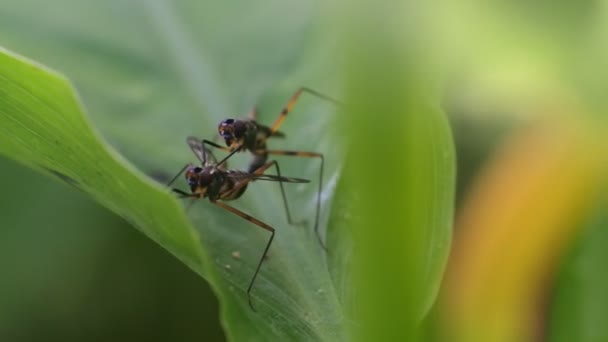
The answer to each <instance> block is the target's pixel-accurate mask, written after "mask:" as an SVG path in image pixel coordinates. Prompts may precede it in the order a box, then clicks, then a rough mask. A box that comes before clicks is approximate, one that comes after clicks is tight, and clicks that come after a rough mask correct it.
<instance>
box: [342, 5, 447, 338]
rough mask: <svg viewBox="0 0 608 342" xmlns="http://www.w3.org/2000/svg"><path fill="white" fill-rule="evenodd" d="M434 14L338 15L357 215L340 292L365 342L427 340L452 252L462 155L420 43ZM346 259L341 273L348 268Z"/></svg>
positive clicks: (389, 10)
mask: <svg viewBox="0 0 608 342" xmlns="http://www.w3.org/2000/svg"><path fill="white" fill-rule="evenodd" d="M344 9H347V10H344ZM428 9H429V7H428V6H427V5H424V4H416V5H413V4H411V3H408V2H399V3H395V2H391V1H380V2H374V3H371V2H366V1H355V2H343V6H341V7H339V9H337V11H339V12H338V13H339V15H340V16H341V17H342V20H343V22H342V24H343V25H344V31H345V33H344V42H343V46H345V48H344V51H345V53H344V52H343V53H344V55H345V56H347V57H345V60H346V63H345V64H344V67H343V68H344V69H345V74H346V75H347V78H346V79H347V82H346V86H347V103H348V104H349V105H348V106H347V108H346V109H345V110H343V113H342V114H343V116H342V117H341V120H340V124H341V126H340V127H343V131H345V132H347V134H348V139H349V150H348V154H347V160H346V162H345V166H344V178H343V179H341V180H340V183H339V184H338V191H337V192H336V200H337V202H336V207H337V208H340V206H341V205H346V203H348V205H350V207H352V209H351V210H350V211H344V212H342V213H341V214H340V212H339V209H338V210H336V211H335V213H336V214H337V215H336V217H335V218H334V220H333V221H332V226H331V230H332V235H330V239H332V238H333V239H335V241H339V243H338V244H339V246H340V248H342V249H341V250H340V251H341V252H342V250H345V249H346V244H347V243H345V242H344V240H347V239H348V238H349V237H350V235H351V234H352V244H353V246H352V249H353V252H352V259H353V260H352V263H353V267H352V272H353V280H354V281H353V282H351V283H347V282H346V281H344V280H341V279H337V281H336V282H337V283H338V284H342V286H345V287H346V286H349V287H350V288H349V289H348V290H349V292H350V293H352V294H353V295H352V299H351V301H346V305H348V307H349V309H350V310H352V312H350V317H351V319H352V318H354V322H355V323H353V325H352V326H351V331H352V333H351V335H352V337H353V339H356V340H359V341H376V340H377V341H416V340H419V339H420V337H421V335H420V322H421V319H422V317H423V316H424V315H425V314H426V313H427V312H428V310H429V308H430V306H431V305H432V304H433V303H434V300H435V297H436V295H437V291H438V287H439V284H440V283H441V279H442V277H443V270H444V267H445V263H446V260H447V256H448V251H449V248H450V241H451V234H452V222H453V216H452V215H453V207H454V188H455V178H456V176H455V153H454V147H453V142H452V136H451V132H450V128H449V125H448V123H447V119H446V117H445V115H444V113H443V112H442V111H441V110H440V109H439V108H438V107H439V106H438V104H437V103H436V102H434V101H438V100H437V99H438V97H437V96H436V93H435V92H434V91H433V88H434V79H433V77H434V71H435V69H434V65H433V63H432V61H431V60H430V59H428V58H426V57H427V54H428V49H426V47H425V44H424V43H422V42H424V41H425V38H428V37H427V35H426V34H427V32H426V30H425V29H426V28H427V26H426V24H425V23H426V22H427V19H428V18H429V14H430V12H428ZM338 232H339V233H338ZM330 241H331V240H330ZM345 255H347V256H348V257H350V254H349V253H345ZM331 257H333V256H331ZM340 257H341V258H342V259H338V258H340ZM338 258H332V262H334V263H335V265H344V263H345V262H347V261H346V260H345V259H346V257H345V256H344V255H342V254H340V255H339V256H338ZM335 267H336V268H337V267H340V266H335ZM342 268H344V267H342Z"/></svg>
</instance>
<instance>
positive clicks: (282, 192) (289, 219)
mask: <svg viewBox="0 0 608 342" xmlns="http://www.w3.org/2000/svg"><path fill="white" fill-rule="evenodd" d="M272 165H274V166H275V168H276V169H277V176H279V177H282V176H281V168H280V167H279V162H277V161H276V160H272V161H269V162H268V163H266V164H264V165H263V166H261V167H259V168H258V169H257V170H256V171H258V170H260V169H261V172H262V173H263V172H264V171H265V170H266V169H268V168H269V167H271V166H272ZM256 174H261V173H256ZM278 182H279V186H280V187H281V196H283V206H284V207H285V215H286V216H287V222H288V223H289V224H294V223H293V220H292V219H291V212H290V211H289V204H288V203H287V195H285V187H284V186H283V182H282V181H281V180H279V181H278Z"/></svg>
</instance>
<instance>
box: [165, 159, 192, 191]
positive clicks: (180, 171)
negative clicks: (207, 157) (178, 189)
mask: <svg viewBox="0 0 608 342" xmlns="http://www.w3.org/2000/svg"><path fill="white" fill-rule="evenodd" d="M188 166H190V164H186V165H184V167H182V168H181V170H179V172H178V173H177V174H176V175H175V177H173V178H171V181H170V182H169V183H168V184H167V186H168V187H170V186H171V185H172V184H173V183H175V181H176V180H177V177H179V176H180V175H181V174H182V173H184V171H186V169H187V168H188Z"/></svg>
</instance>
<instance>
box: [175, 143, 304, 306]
mask: <svg viewBox="0 0 608 342" xmlns="http://www.w3.org/2000/svg"><path fill="white" fill-rule="evenodd" d="M186 142H187V143H188V145H189V146H190V149H192V151H193V152H194V154H195V155H196V156H197V158H198V159H199V160H200V162H201V165H200V166H197V165H192V164H186V165H185V166H184V167H183V168H182V169H181V170H180V171H179V173H178V174H177V175H175V177H173V179H172V180H171V181H170V182H169V184H168V186H171V185H172V184H173V183H174V182H175V180H176V179H177V178H178V177H179V176H180V175H181V174H182V173H184V175H185V177H186V180H187V181H188V185H189V187H190V193H188V192H186V191H183V190H180V189H177V188H173V189H172V190H173V191H174V192H176V193H178V194H179V195H180V197H181V198H192V199H202V198H208V199H209V202H211V203H213V204H215V205H217V206H218V207H220V208H223V209H225V210H228V211H229V212H231V213H233V214H236V215H238V216H240V217H242V218H243V219H245V220H247V221H249V222H251V223H253V224H255V225H256V226H258V227H260V228H262V229H264V230H266V231H269V232H270V238H269V239H268V242H267V243H266V247H265V248H264V253H262V256H261V257H260V261H259V262H258V264H257V267H256V269H255V273H254V274H253V276H252V277H251V281H250V282H249V286H248V287H247V299H248V301H249V306H250V307H251V309H252V310H253V311H256V310H255V308H254V306H253V301H252V299H251V289H252V288H253V284H254V283H255V279H256V277H257V276H258V273H259V271H260V268H261V267H262V262H263V261H264V259H265V257H266V254H267V253H268V250H269V248H270V245H271V244H272V240H273V239H274V234H275V229H274V228H273V227H271V226H269V225H268V224H266V223H264V222H262V221H260V220H258V219H257V218H255V217H253V216H251V215H249V214H246V213H244V212H242V211H240V210H239V209H236V208H234V207H232V206H229V205H228V204H225V203H224V201H231V200H235V199H237V198H239V197H241V196H242V195H243V193H244V192H245V190H246V189H247V186H248V185H249V182H252V181H255V180H265V181H275V182H279V185H280V186H281V192H282V193H283V197H284V198H285V191H284V189H283V183H284V182H285V183H309V182H310V181H309V180H307V179H301V178H292V177H283V176H281V171H280V169H279V165H278V163H277V162H276V161H270V162H268V163H265V164H264V165H262V166H260V167H259V168H257V169H256V170H255V172H252V173H250V172H245V171H238V170H227V169H225V168H223V167H222V165H223V164H224V163H225V161H226V160H227V159H228V158H229V157H230V156H231V155H232V153H231V154H229V155H228V156H226V157H225V158H224V159H222V160H221V161H219V162H218V161H217V159H216V158H215V156H213V154H212V153H211V151H209V150H207V149H206V148H205V147H204V145H203V143H202V141H201V140H199V139H197V138H194V137H188V138H187V140H186ZM272 166H275V168H276V170H277V175H269V174H264V171H266V170H267V169H269V168H270V167H272Z"/></svg>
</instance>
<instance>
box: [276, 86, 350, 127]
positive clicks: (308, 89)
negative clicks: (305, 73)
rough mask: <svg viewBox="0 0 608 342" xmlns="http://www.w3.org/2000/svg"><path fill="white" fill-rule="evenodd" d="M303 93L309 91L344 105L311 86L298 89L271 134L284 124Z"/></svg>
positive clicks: (321, 97) (326, 99)
mask: <svg viewBox="0 0 608 342" xmlns="http://www.w3.org/2000/svg"><path fill="white" fill-rule="evenodd" d="M302 93H309V94H311V95H314V96H316V97H318V98H320V99H323V100H325V101H329V102H332V103H333V104H335V105H338V106H342V105H343V104H342V102H340V101H338V100H335V99H333V98H331V97H329V96H327V95H324V94H321V93H319V92H318V91H315V90H312V89H310V88H306V87H302V88H300V89H298V90H296V92H295V93H294V94H293V95H292V96H291V98H290V99H289V101H288V102H287V105H285V107H284V108H283V110H282V111H281V113H280V114H279V117H278V118H277V119H276V120H275V121H274V122H273V124H272V125H271V126H270V131H271V134H270V135H272V134H274V132H276V131H278V130H279V128H280V127H281V125H282V124H283V121H285V118H286V117H287V114H289V112H291V110H292V109H293V106H295V104H296V102H298V99H299V98H300V95H302Z"/></svg>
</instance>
